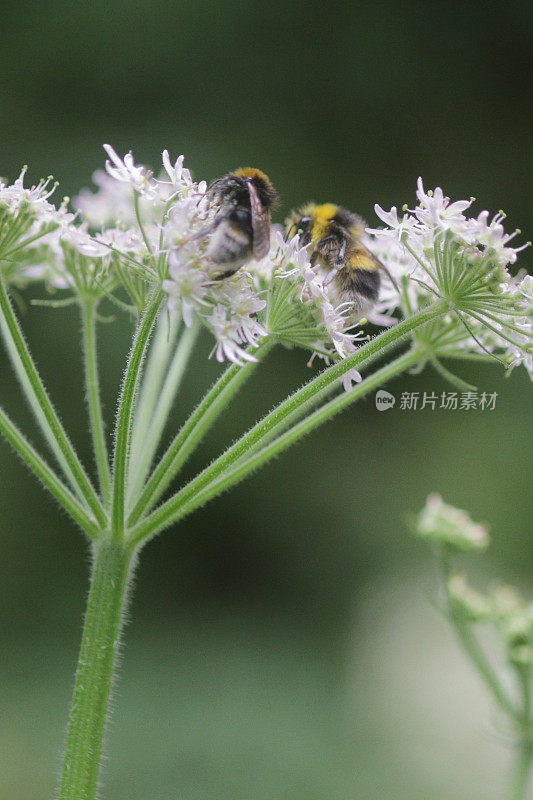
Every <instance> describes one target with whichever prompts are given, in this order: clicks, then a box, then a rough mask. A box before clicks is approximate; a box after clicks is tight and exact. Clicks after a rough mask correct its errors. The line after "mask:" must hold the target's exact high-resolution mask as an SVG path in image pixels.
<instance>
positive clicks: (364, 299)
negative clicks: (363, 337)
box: [286, 203, 390, 316]
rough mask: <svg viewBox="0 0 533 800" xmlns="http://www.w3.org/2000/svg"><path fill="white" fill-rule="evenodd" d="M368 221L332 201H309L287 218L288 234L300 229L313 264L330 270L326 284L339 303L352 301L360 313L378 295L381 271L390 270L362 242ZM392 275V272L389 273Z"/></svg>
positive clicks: (370, 305) (354, 307)
mask: <svg viewBox="0 0 533 800" xmlns="http://www.w3.org/2000/svg"><path fill="white" fill-rule="evenodd" d="M364 229H365V223H364V221H363V220H362V219H361V217H359V216H358V215H357V214H354V213H353V212H352V211H348V210H347V209H345V208H342V207H341V206H337V205H334V204H333V203H323V204H322V205H317V204H316V203H308V204H307V205H305V206H303V207H302V208H300V209H299V210H298V211H293V212H292V213H291V215H290V217H289V218H288V219H287V221H286V230H287V235H289V236H293V235H294V234H295V233H300V236H301V239H300V241H301V243H302V245H307V246H308V247H309V251H310V260H311V264H312V265H316V264H317V265H318V266H320V267H321V268H322V269H323V270H324V271H325V272H327V273H329V274H328V275H327V277H326V279H325V284H326V285H329V286H330V294H331V293H332V290H333V300H334V301H335V303H336V304H340V303H352V304H353V309H354V312H355V313H356V314H357V315H358V316H361V315H362V314H364V313H366V312H367V311H369V310H370V309H371V308H372V306H373V305H374V304H375V302H376V300H377V299H378V295H379V289H380V285H381V276H380V271H381V270H383V271H385V272H386V273H387V275H388V272H387V270H386V269H385V267H384V266H383V264H382V263H381V262H380V261H379V260H378V259H377V258H376V256H374V255H373V254H372V253H371V252H370V251H369V250H368V249H367V248H366V247H365V245H364V244H362V242H361V237H362V235H363V233H364ZM389 277H390V276H389Z"/></svg>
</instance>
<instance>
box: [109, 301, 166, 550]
mask: <svg viewBox="0 0 533 800" xmlns="http://www.w3.org/2000/svg"><path fill="white" fill-rule="evenodd" d="M162 299H163V292H162V291H161V289H159V288H158V289H156V290H155V291H154V293H153V294H152V297H151V298H150V301H149V303H148V305H147V307H146V310H145V312H144V314H143V316H142V318H141V321H140V323H139V325H138V327H137V331H136V333H135V336H134V339H133V345H132V348H131V352H130V356H129V359H128V366H127V368H126V375H125V377H124V383H123V386H122V394H121V397H120V403H119V409H118V416H117V425H116V434H115V453H114V460H113V463H114V472H113V498H112V509H111V527H112V531H113V534H114V535H115V536H116V537H121V536H122V534H123V533H124V504H125V492H126V476H127V469H128V450H129V443H130V438H131V426H132V421H133V412H134V404H135V395H136V392H137V384H138V379H139V373H140V370H141V366H142V362H143V358H144V354H145V351H146V346H147V344H148V338H149V336H150V332H151V330H152V327H153V324H154V321H155V318H156V316H157V312H158V311H159V306H160V305H161V300H162Z"/></svg>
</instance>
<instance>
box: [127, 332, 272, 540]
mask: <svg viewBox="0 0 533 800" xmlns="http://www.w3.org/2000/svg"><path fill="white" fill-rule="evenodd" d="M273 346H274V342H273V341H272V340H270V339H267V340H266V341H265V342H263V343H262V344H261V345H260V346H259V347H258V348H257V350H255V351H253V354H254V356H255V357H256V359H257V361H247V362H246V364H245V365H244V366H242V367H240V366H238V365H236V364H232V365H231V367H228V368H227V370H226V371H225V372H224V373H223V374H222V375H221V376H220V378H219V379H218V380H217V381H216V383H215V384H214V385H213V386H212V388H211V389H210V391H209V392H208V393H207V394H206V396H205V397H204V398H203V400H202V401H201V403H200V405H199V406H197V408H196V409H195V410H194V411H193V413H192V414H191V416H190V417H189V419H188V420H187V422H186V423H185V425H184V426H183V427H182V428H181V430H180V431H179V433H178V434H177V436H175V438H174V439H173V441H172V442H171V444H170V446H169V448H168V449H167V451H166V453H165V454H164V455H163V457H162V458H161V461H160V462H159V464H158V465H157V467H156V469H155V470H154V472H153V473H152V475H151V477H150V479H149V481H148V483H147V484H146V486H145V488H144V489H143V492H142V494H141V496H140V497H139V499H138V501H137V503H136V504H135V506H134V508H133V510H132V512H131V514H130V516H129V518H128V527H133V525H135V524H136V523H137V522H138V521H139V519H140V518H141V516H142V515H143V514H144V513H145V511H146V510H147V509H150V508H152V506H153V505H154V503H156V502H157V500H158V499H159V498H160V497H161V495H162V494H163V492H164V491H165V489H166V488H167V486H168V485H169V484H170V482H171V481H172V480H173V479H174V477H175V476H176V475H177V473H178V471H179V469H180V467H182V466H183V464H184V463H185V461H186V460H187V458H188V457H189V455H190V454H191V453H192V452H193V450H194V449H195V448H196V446H197V445H198V444H199V442H200V441H201V440H202V438H203V437H204V436H205V434H206V433H207V431H208V430H209V428H210V427H211V426H212V425H213V423H214V422H215V420H216V419H217V418H218V417H219V415H220V414H221V413H222V411H223V410H224V408H225V407H226V406H227V405H228V403H229V402H230V400H231V399H232V398H233V397H234V396H235V394H236V393H237V392H238V390H239V389H240V388H241V386H242V385H243V384H244V382H245V381H246V380H247V379H248V378H249V377H250V375H251V374H252V372H253V370H254V369H255V368H256V366H257V364H258V362H259V361H260V360H261V359H263V358H264V357H265V355H266V354H267V353H268V352H269V351H270V349H271V348H272V347H273Z"/></svg>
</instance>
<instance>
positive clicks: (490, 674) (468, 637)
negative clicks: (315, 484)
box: [451, 615, 516, 721]
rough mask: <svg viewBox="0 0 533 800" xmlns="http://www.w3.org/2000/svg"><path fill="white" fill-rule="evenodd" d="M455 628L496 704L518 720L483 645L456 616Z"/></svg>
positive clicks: (453, 617)
mask: <svg viewBox="0 0 533 800" xmlns="http://www.w3.org/2000/svg"><path fill="white" fill-rule="evenodd" d="M451 619H452V623H453V628H454V630H455V632H456V634H457V637H458V639H459V642H460V643H461V645H462V647H463V650H464V651H465V653H466V655H467V656H468V658H469V659H470V661H471V662H472V664H473V665H474V666H475V668H476V669H477V671H478V672H479V674H480V676H481V678H482V679H483V682H484V683H485V685H486V686H487V688H488V689H489V691H490V693H491V694H492V696H493V698H494V700H495V701H496V703H497V704H498V705H499V706H500V708H501V709H502V711H504V712H505V713H506V714H507V716H508V717H509V718H510V719H511V720H513V721H514V720H516V709H515V707H514V706H513V704H512V703H511V701H510V700H509V698H508V697H507V695H506V694H505V692H504V690H503V688H502V686H501V684H500V682H499V680H498V678H497V676H496V674H495V672H494V670H493V669H492V667H491V665H490V663H489V662H488V661H487V657H486V656H485V653H484V652H483V649H482V647H481V645H480V644H479V642H478V640H477V639H476V637H475V636H474V634H473V632H472V630H471V629H470V627H469V626H468V624H466V623H464V622H462V621H461V620H458V619H457V618H456V617H455V616H454V615H452V617H451Z"/></svg>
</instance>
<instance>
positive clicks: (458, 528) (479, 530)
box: [416, 494, 489, 552]
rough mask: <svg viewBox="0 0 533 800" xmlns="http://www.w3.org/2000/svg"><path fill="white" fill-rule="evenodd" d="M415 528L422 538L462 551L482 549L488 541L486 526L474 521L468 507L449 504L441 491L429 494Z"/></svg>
mask: <svg viewBox="0 0 533 800" xmlns="http://www.w3.org/2000/svg"><path fill="white" fill-rule="evenodd" d="M416 529H417V533H418V535H419V536H421V537H422V538H423V539H426V540H428V541H433V542H439V543H441V544H445V545H447V546H448V547H450V548H451V549H452V550H457V551H459V552H469V551H481V550H484V549H485V548H486V547H487V545H488V543H489V534H488V530H487V528H486V527H485V526H483V525H479V524H478V523H475V522H473V521H472V520H471V519H470V517H469V515H468V514H467V513H466V511H461V510H460V509H458V508H454V507H453V506H450V505H447V504H446V503H445V502H444V501H443V500H442V498H441V497H440V495H438V494H431V495H429V497H428V499H427V501H426V505H425V507H424V508H423V509H422V511H420V513H419V515H418V518H417V524H416Z"/></svg>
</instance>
